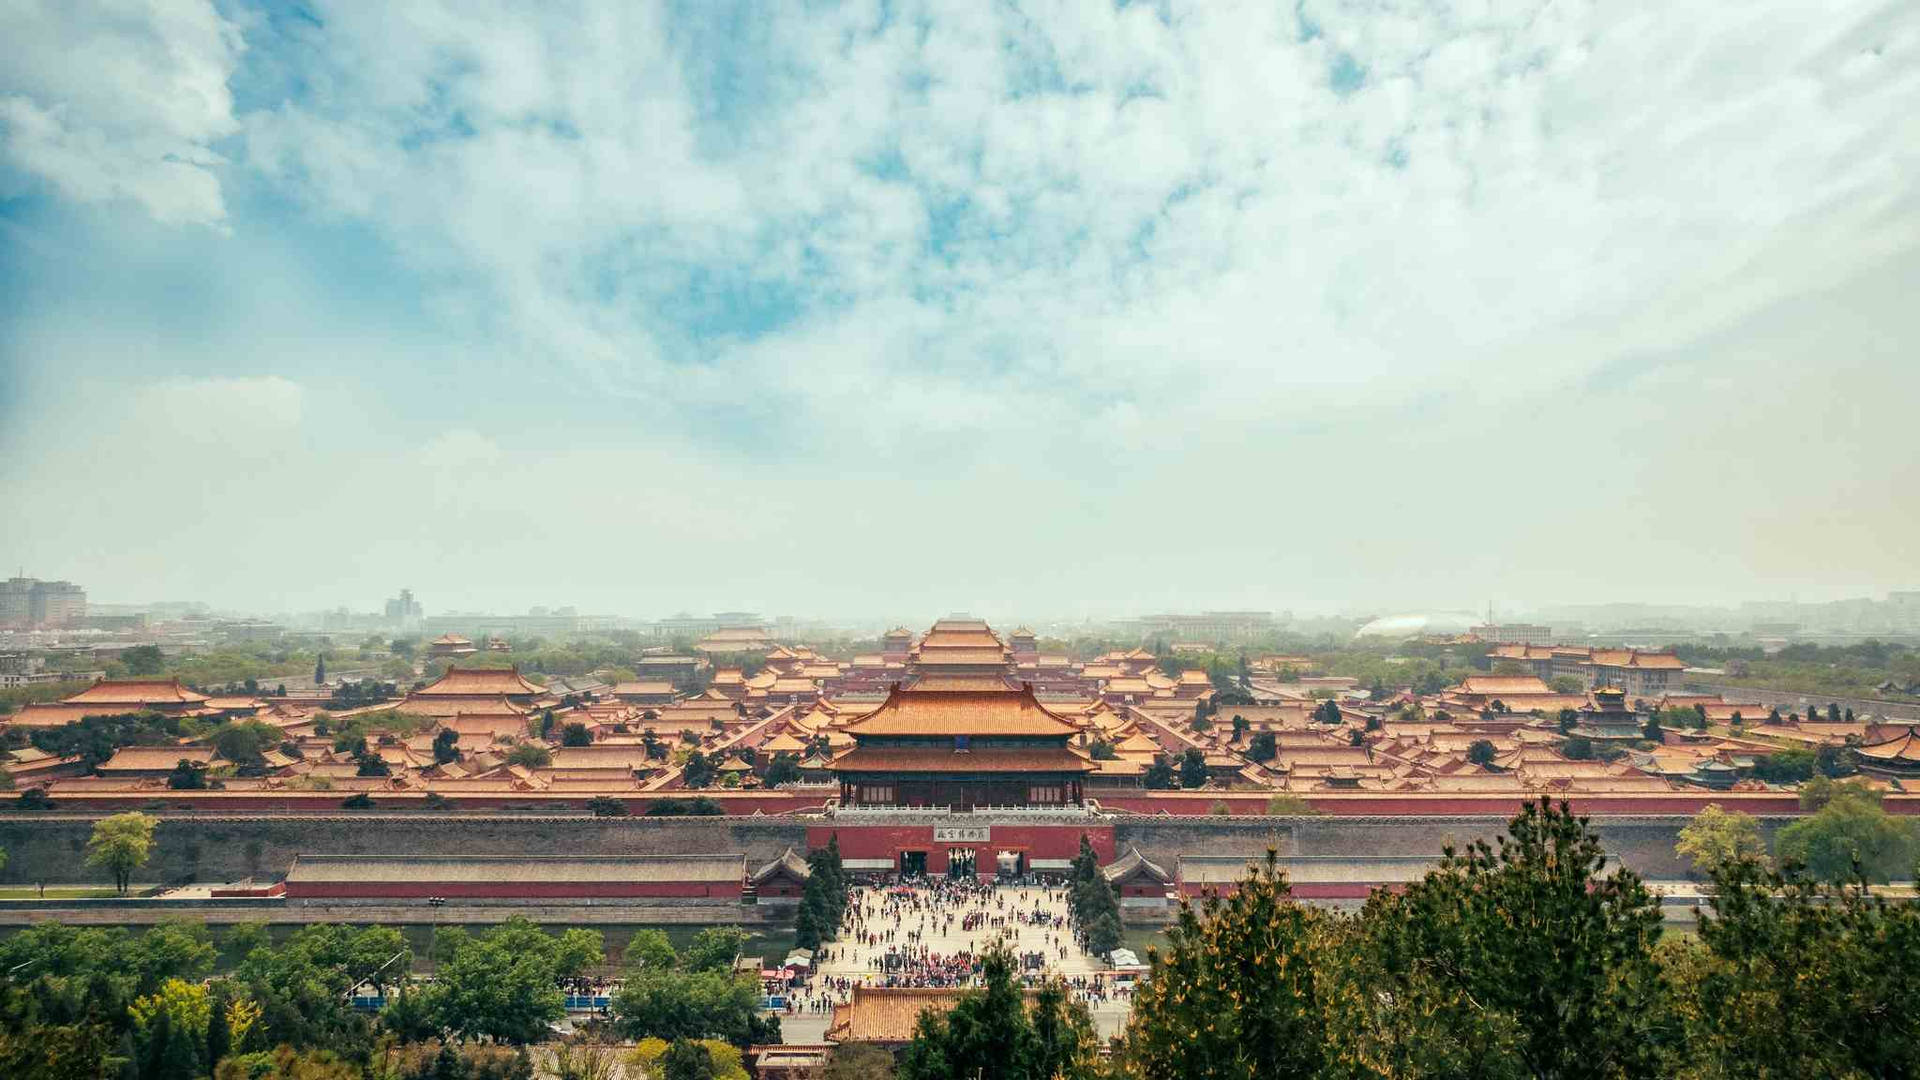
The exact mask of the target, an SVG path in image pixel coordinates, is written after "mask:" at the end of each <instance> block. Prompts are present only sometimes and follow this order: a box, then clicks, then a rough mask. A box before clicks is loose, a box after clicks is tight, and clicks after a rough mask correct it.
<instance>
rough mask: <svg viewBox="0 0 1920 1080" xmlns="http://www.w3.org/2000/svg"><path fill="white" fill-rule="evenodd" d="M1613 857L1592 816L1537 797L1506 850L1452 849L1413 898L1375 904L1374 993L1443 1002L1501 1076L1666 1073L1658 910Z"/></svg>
mask: <svg viewBox="0 0 1920 1080" xmlns="http://www.w3.org/2000/svg"><path fill="white" fill-rule="evenodd" d="M1604 865H1605V854H1604V852H1603V851H1602V850H1601V846H1600V841H1599V838H1598V837H1597V836H1596V835H1595V834H1594V833H1593V831H1592V830H1591V829H1590V828H1589V827H1588V826H1587V822H1586V819H1585V818H1579V817H1575V816H1574V815H1573V813H1572V812H1571V811H1569V810H1568V809H1567V807H1566V806H1565V805H1564V804H1562V805H1560V806H1559V807H1557V808H1556V807H1554V806H1553V805H1552V804H1551V803H1550V802H1549V801H1548V800H1546V799H1542V800H1541V801H1540V802H1539V803H1537V804H1529V805H1528V806H1527V807H1526V809H1525V810H1523V811H1522V812H1521V813H1520V814H1519V815H1518V816H1517V817H1515V818H1514V819H1513V820H1512V821H1511V822H1509V823H1508V826H1507V835H1506V836H1505V837H1502V838H1501V839H1500V843H1499V846H1498V847H1497V848H1496V847H1494V846H1491V845H1489V844H1487V843H1486V842H1485V841H1484V840H1481V841H1475V842H1474V843H1473V844H1471V845H1469V846H1468V847H1467V849H1466V850H1465V852H1464V853H1459V854H1456V853H1455V852H1453V851H1452V850H1448V851H1447V853H1446V856H1445V858H1444V859H1443V860H1442V861H1441V864H1440V866H1439V867H1438V868H1437V869H1435V870H1434V871H1432V872H1431V873H1429V874H1428V875H1427V876H1426V877H1425V878H1424V879H1423V880H1421V881H1418V882H1415V883H1413V884H1412V885H1410V886H1409V887H1408V888H1407V890H1406V892H1405V893H1403V894H1399V895H1395V894H1392V893H1387V892H1376V893H1375V894H1374V895H1373V897H1372V898H1371V899H1370V900H1369V901H1368V904H1367V908H1366V910H1365V913H1364V915H1363V922H1364V923H1365V924H1366V933H1367V934H1368V935H1369V937H1370V938H1371V941H1372V946H1371V948H1370V950H1369V951H1370V953H1371V954H1372V955H1373V956H1374V957H1375V958H1377V961H1378V967H1379V973H1380V976H1381V979H1380V980H1379V981H1378V983H1377V986H1376V988H1375V989H1376V992H1378V993H1384V994H1387V995H1391V996H1393V998H1394V999H1395V1000H1400V999H1401V998H1403V997H1404V999H1405V1000H1407V1001H1414V1002H1422V1003H1423V1007H1424V1008H1429V1009H1432V1010H1434V1011H1435V1014H1436V1015H1439V1016H1440V1017H1441V1019H1442V1026H1443V1027H1445V1028H1446V1029H1448V1030H1451V1031H1453V1032H1454V1033H1456V1036H1457V1037H1459V1038H1462V1039H1464V1040H1465V1041H1466V1043H1467V1044H1468V1045H1469V1046H1471V1047H1472V1048H1473V1049H1474V1052H1475V1054H1476V1055H1477V1056H1478V1057H1479V1059H1480V1060H1481V1061H1482V1062H1483V1064H1484V1066H1485V1067H1486V1068H1487V1069H1488V1070H1489V1071H1491V1072H1493V1073H1494V1074H1498V1072H1500V1071H1511V1072H1515V1073H1518V1074H1519V1075H1525V1076H1533V1077H1542V1078H1563V1080H1575V1078H1595V1080H1598V1078H1603V1077H1605V1078H1615V1077H1652V1076H1655V1075H1658V1068H1659V1062H1660V1054H1659V1050H1660V1048H1661V1047H1662V1046H1663V1045H1664V1044H1665V1043H1666V1042H1668V1041H1669V1035H1670V1032H1669V1028H1668V1021H1669V1017H1668V1016H1667V1013H1666V1010H1665V1009H1664V1008H1663V1007H1662V1004H1663V1001H1664V998H1663V986H1662V983H1661V979H1660V971H1659V966H1658V964H1657V962H1656V961H1655V958H1654V953H1653V948H1654V945H1655V943H1656V942H1657V941H1658V939H1659V935H1660V905H1659V902H1658V900H1657V899H1656V898H1655V897H1654V896H1653V895H1652V894H1651V893H1650V892H1648V891H1647V889H1646V887H1645V886H1644V885H1643V884H1642V883H1641V881H1640V879H1639V878H1638V877H1637V876H1635V875H1634V874H1633V873H1632V872H1630V871H1627V870H1624V869H1621V870H1616V871H1615V872H1614V873H1613V874H1611V875H1609V876H1606V877H1604V878H1603V877H1601V876H1600V871H1601V870H1602V868H1603V867H1604Z"/></svg>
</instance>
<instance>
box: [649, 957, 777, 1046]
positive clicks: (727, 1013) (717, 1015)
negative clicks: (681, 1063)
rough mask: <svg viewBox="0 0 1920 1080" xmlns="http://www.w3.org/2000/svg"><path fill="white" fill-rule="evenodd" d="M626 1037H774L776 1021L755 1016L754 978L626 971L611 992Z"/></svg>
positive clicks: (738, 1042) (739, 1040) (740, 1042)
mask: <svg viewBox="0 0 1920 1080" xmlns="http://www.w3.org/2000/svg"><path fill="white" fill-rule="evenodd" d="M613 1013H614V1018H615V1021H616V1023H617V1024H618V1027H619V1029H620V1031H621V1032H622V1033H623V1034H624V1035H626V1036H627V1037H628V1038H633V1039H645V1038H659V1039H666V1040H668V1041H671V1040H673V1039H721V1040H724V1041H726V1042H729V1043H732V1044H733V1045H735V1046H747V1045H749V1044H750V1043H755V1042H761V1043H764V1042H779V1041H780V1037H779V1021H778V1020H776V1019H772V1018H766V1017H762V1016H761V1015H760V984H759V980H758V979H755V978H748V977H738V978H736V977H735V976H734V975H733V973H732V972H726V971H681V970H678V969H667V970H663V971H655V970H651V969H648V968H642V969H641V970H639V971H638V972H634V971H632V970H631V969H630V970H629V974H628V978H627V980H626V982H625V984H624V985H622V986H621V988H620V990H619V991H618V992H617V993H615V994H614V997H613Z"/></svg>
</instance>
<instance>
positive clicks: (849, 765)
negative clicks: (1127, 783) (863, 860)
mask: <svg viewBox="0 0 1920 1080" xmlns="http://www.w3.org/2000/svg"><path fill="white" fill-rule="evenodd" d="M833 768H834V771H835V772H863V773H874V772H934V773H950V772H996V773H1022V772H1028V773H1085V772H1093V771H1094V768H1093V766H1092V765H1091V764H1089V763H1088V762H1087V761H1086V759H1084V758H1082V757H1080V755H1078V754H1075V753H1074V752H1073V751H1071V750H1068V749H1067V748H1066V747H1064V746H1045V747H1034V748H1033V749H1030V750H1027V749H1019V748H1015V747H1004V746H990V747H985V746H983V747H981V748H979V749H977V750H955V749H952V748H951V747H931V746H930V747H917V746H856V747H854V748H853V749H851V750H849V751H847V752H846V753H844V754H841V755H840V756H839V757H837V758H835V759H834V761H833Z"/></svg>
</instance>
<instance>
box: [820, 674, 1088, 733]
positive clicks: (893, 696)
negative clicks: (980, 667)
mask: <svg viewBox="0 0 1920 1080" xmlns="http://www.w3.org/2000/svg"><path fill="white" fill-rule="evenodd" d="M1077 730H1079V729H1078V728H1077V727H1075V726H1074V724H1073V722H1072V721H1070V720H1068V719H1067V718H1065V717H1063V716H1060V715H1058V714H1056V713H1054V712H1053V711H1052V710H1050V709H1048V708H1047V707H1046V706H1044V705H1042V704H1040V702H1039V701H1038V700H1036V699H1035V698H1034V696H1033V689H1032V688H1031V687H1022V688H1021V689H1019V690H1011V689H1009V690H955V691H947V690H921V689H918V688H914V689H907V690H903V689H901V688H900V687H898V686H895V687H894V689H893V691H892V692H891V693H889V694H888V695H887V700H886V701H884V702H882V703H881V704H880V707H879V708H877V709H875V710H874V711H873V712H871V713H868V714H867V715H866V716H863V717H861V718H860V719H858V720H855V721H853V722H852V723H850V724H848V725H847V731H848V732H850V733H852V734H854V735H856V736H859V735H981V736H996V735H1061V736H1066V735H1072V734H1073V733H1074V732H1075V731H1077Z"/></svg>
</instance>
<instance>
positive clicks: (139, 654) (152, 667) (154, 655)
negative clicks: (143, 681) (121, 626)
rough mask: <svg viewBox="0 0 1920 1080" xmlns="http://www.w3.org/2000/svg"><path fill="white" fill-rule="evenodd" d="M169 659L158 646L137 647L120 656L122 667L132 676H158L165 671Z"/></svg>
mask: <svg viewBox="0 0 1920 1080" xmlns="http://www.w3.org/2000/svg"><path fill="white" fill-rule="evenodd" d="M166 664H167V658H166V656H165V654H163V653H162V652H161V651H160V646H158V645H135V646H134V647H133V648H131V649H127V650H126V651H124V652H122V653H121V654H120V666H121V667H122V668H124V669H126V673H127V674H128V675H132V676H136V677H138V676H142V675H158V674H160V672H161V671H163V670H165V668H166Z"/></svg>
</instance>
